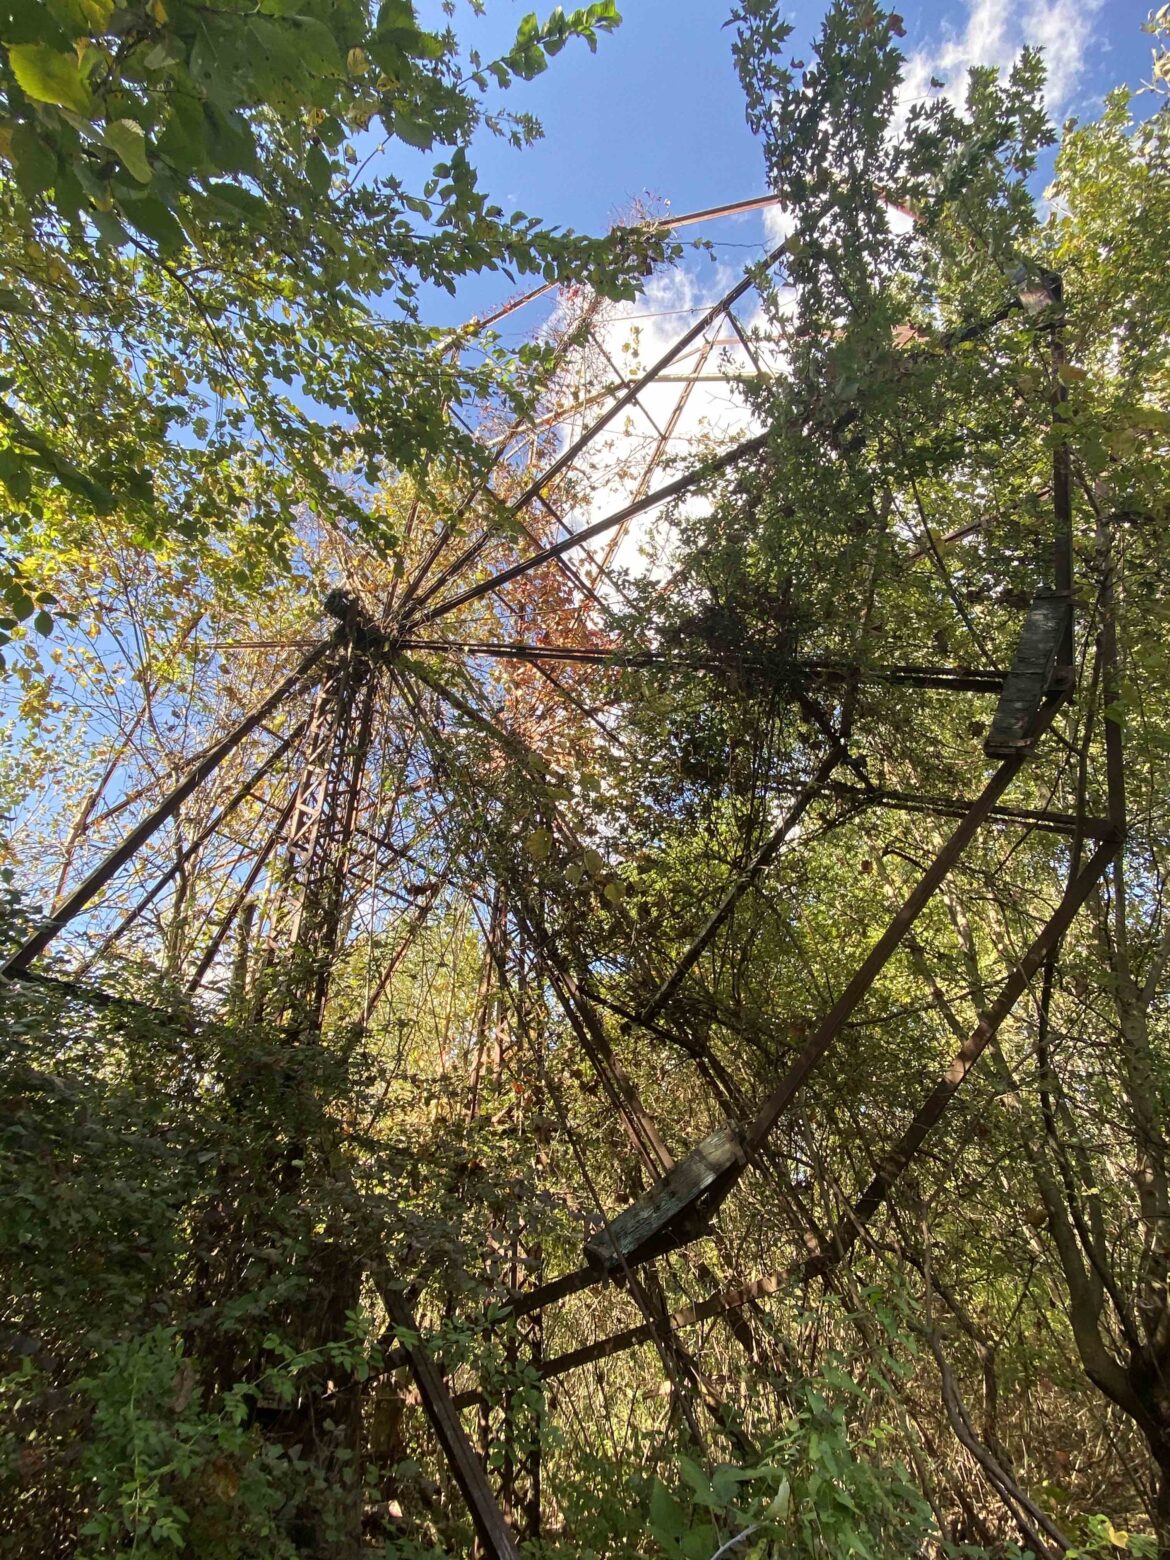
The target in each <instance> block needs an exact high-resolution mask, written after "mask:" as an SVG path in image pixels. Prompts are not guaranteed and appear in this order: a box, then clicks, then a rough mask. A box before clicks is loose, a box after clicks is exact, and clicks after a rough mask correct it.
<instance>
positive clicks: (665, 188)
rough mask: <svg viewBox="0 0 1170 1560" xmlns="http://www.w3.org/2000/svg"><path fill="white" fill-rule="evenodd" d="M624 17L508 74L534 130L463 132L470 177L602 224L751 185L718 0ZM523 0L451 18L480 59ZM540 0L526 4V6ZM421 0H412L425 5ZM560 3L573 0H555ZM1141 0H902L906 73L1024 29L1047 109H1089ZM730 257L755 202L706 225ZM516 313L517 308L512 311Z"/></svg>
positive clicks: (798, 34)
mask: <svg viewBox="0 0 1170 1560" xmlns="http://www.w3.org/2000/svg"><path fill="white" fill-rule="evenodd" d="M618 3H619V8H620V9H621V11H622V15H623V23H622V26H621V27H620V28H618V30H617V31H616V32H615V33H613V34H610V35H609V36H603V37H602V38H601V40H600V44H599V48H598V51H597V53H596V55H593V54H590V52H589V50H588V48H587V47H586V46H585V45H584V44H583V43H580V42H574V43H573V44H571V45H569V46H568V47H567V48H566V49H565V50H564V52H563V53H562V54H561V55H559V56H558V57H557V58H556V59H555V60H553V62H552V64H551V67H550V69H549V70H548V71H547V72H546V73H545V74H544V75H543V76H541V77H538V78H537V79H536V80H535V81H533V82H529V83H523V82H521V83H517V85H516V86H515V88H514V89H513V91H512V92H511V93H510V94H508V97H509V99H510V102H511V105H512V106H514V107H516V108H517V109H523V110H525V111H527V112H530V113H533V114H535V115H536V116H537V118H538V119H540V121H541V122H542V124H543V126H544V130H545V138H544V140H543V141H542V142H540V143H539V144H538V145H536V146H534V147H530V148H527V149H526V150H524V151H515V150H513V149H511V148H509V147H508V146H506V145H505V144H503V143H502V142H500V141H496V140H494V139H493V138H491V137H490V136H484V137H483V138H482V139H481V141H480V144H479V146H478V148H477V158H476V162H477V166H478V168H479V171H480V176H481V182H482V184H483V185H484V187H485V188H486V189H487V190H489V191H490V193H491V194H492V195H493V197H494V198H495V199H497V200H498V201H499V202H500V203H501V204H502V205H504V206H505V208H506V209H508V210H513V209H520V210H524V211H527V212H529V213H530V214H532V215H535V216H539V217H541V218H542V219H544V220H546V221H549V222H555V223H559V224H561V225H563V226H569V227H574V228H576V229H578V230H579V231H587V232H602V231H604V230H605V228H606V227H607V226H608V225H609V223H610V222H611V221H612V220H613V219H614V218H615V216H617V215H619V214H620V212H621V211H622V209H623V208H624V207H625V206H626V205H627V204H628V202H629V201H630V200H631V198H633V197H638V196H644V195H645V194H646V193H649V194H650V195H651V196H654V197H658V198H660V199H663V200H668V201H669V202H670V209H671V210H673V211H676V212H685V211H692V210H695V209H697V208H701V207H706V206H711V205H716V204H719V203H721V202H725V201H730V200H736V199H740V198H743V197H746V196H749V195H754V194H758V193H761V192H762V191H763V189H764V180H763V170H762V166H761V159H760V153H759V148H758V146H757V145H756V143H755V142H754V140H753V138H752V137H751V135H750V134H749V133H748V129H747V126H746V124H745V123H744V116H743V104H742V96H741V93H740V90H739V84H738V82H737V81H736V78H735V73H734V70H733V68H732V63H731V50H730V41H731V34H730V30H729V29H727V28H725V27H724V25H723V24H724V22H725V21H726V18H727V15H728V12H729V10H730V0H618ZM532 8H533V4H532V0H487V7H486V11H485V14H484V15H483V16H482V17H479V18H476V17H474V16H473V15H472V14H471V13H470V10H469V8H467V7H464V6H461V7H460V9H459V11H458V13H457V16H456V24H457V28H458V31H459V32H460V35H461V37H462V38H463V39H464V41H465V43H466V44H467V45H471V46H474V47H477V48H478V49H479V50H480V52H481V53H482V55H483V56H484V58H485V59H488V58H492V57H493V56H494V55H496V54H498V53H500V52H502V51H503V50H504V49H506V47H507V46H508V43H509V42H510V40H511V38H512V37H513V36H514V34H515V29H516V26H517V25H518V23H519V21H520V19H521V17H522V16H523V15H524V14H525V12H526V11H528V10H531V9H532ZM550 8H551V5H550V3H549V0H541V3H540V4H539V5H538V6H537V9H538V11H539V12H540V14H542V15H543V14H544V12H545V11H547V10H548V9H550ZM427 9H429V7H427V6H425V5H423V6H420V12H423V13H424V14H425V12H426V10H427ZM566 9H567V10H568V9H571V5H570V3H569V0H566ZM1148 10H1149V7H1148V5H1146V4H1144V3H1142V0H1096V3H1094V0H959V3H956V0H946V3H945V4H943V5H931V4H919V3H915V0H908V3H907V4H905V5H904V6H902V8H901V11H902V16H903V19H904V22H905V25H906V38H905V40H904V42H903V48H904V49H905V51H906V53H907V55H908V73H909V75H910V77H911V79H912V80H915V81H918V82H921V83H922V84H925V82H926V81H927V80H928V79H929V77H930V75H931V74H937V75H939V76H941V77H943V78H944V79H948V80H953V79H956V77H961V76H962V75H963V74H964V73H965V69H966V66H967V65H968V64H974V63H990V64H1005V63H1007V62H1008V61H1010V59H1011V57H1012V55H1013V54H1014V52H1015V51H1016V49H1018V47H1019V45H1020V44H1021V43H1023V42H1026V41H1031V42H1039V43H1042V44H1044V45H1045V46H1046V52H1047V54H1048V56H1049V58H1050V60H1051V65H1052V74H1053V94H1052V97H1053V103H1052V106H1053V109H1054V111H1055V113H1056V114H1057V116H1058V117H1063V116H1065V115H1067V114H1070V113H1073V114H1075V113H1081V114H1082V115H1083V114H1086V113H1092V112H1093V108H1094V105H1095V103H1096V102H1098V101H1099V100H1100V98H1101V96H1102V95H1103V94H1104V92H1106V91H1107V90H1108V89H1109V88H1110V87H1112V86H1114V85H1116V84H1117V83H1119V82H1122V81H1129V82H1130V83H1132V84H1135V85H1136V84H1137V83H1138V82H1140V80H1142V79H1144V78H1146V77H1148V75H1149V61H1150V39H1149V38H1148V36H1147V35H1145V34H1144V33H1142V32H1141V30H1140V29H1141V23H1142V22H1143V21H1144V20H1145V18H1146V16H1147V14H1148ZM821 12H822V7H821V5H819V4H816V3H809V0H800V3H799V4H797V5H795V6H791V7H790V8H789V10H788V14H789V16H790V18H791V19H792V21H793V22H794V23H795V26H796V31H795V34H794V37H793V47H794V50H795V51H796V52H804V51H805V50H806V49H807V46H808V43H809V40H810V39H811V37H812V36H813V35H814V34H815V32H816V28H817V25H818V22H819V18H820V15H821ZM704 236H705V237H710V238H713V239H716V240H719V241H721V243H722V245H723V246H725V247H721V249H720V258H721V259H723V260H724V261H726V262H727V263H728V264H732V265H737V263H738V258H739V257H738V256H737V252H736V250H737V246H739V245H743V246H746V247H745V248H744V249H743V255H742V258H743V259H745V260H746V259H749V258H751V256H752V254H753V253H758V252H759V248H760V246H761V244H762V241H763V225H762V221H761V219H760V218H759V217H754V218H742V219H740V220H739V221H738V222H736V223H734V224H732V223H727V224H724V225H722V226H721V227H719V228H717V229H716V228H711V229H706V230H704ZM509 292H510V288H509V284H508V282H507V280H506V279H505V278H502V277H498V276H497V277H485V278H473V279H469V281H468V282H467V283H465V284H464V285H462V286H461V288H460V292H459V296H458V298H457V299H456V300H453V301H452V300H446V301H445V302H444V301H443V299H442V298H441V297H440V298H439V299H437V300H436V307H435V309H434V310H432V311H430V317H431V318H432V319H433V320H434V321H435V322H436V323H455V322H456V321H458V320H460V319H465V318H467V317H469V316H470V315H472V314H474V313H483V312H486V311H487V310H488V309H490V308H491V307H493V306H494V305H495V304H496V303H498V302H500V301H502V300H503V299H504V298H506V297H507V296H508V295H509ZM517 324H519V321H517Z"/></svg>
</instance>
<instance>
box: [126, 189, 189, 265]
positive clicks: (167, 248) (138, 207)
mask: <svg viewBox="0 0 1170 1560" xmlns="http://www.w3.org/2000/svg"><path fill="white" fill-rule="evenodd" d="M120 210H121V213H122V216H123V217H124V218H125V219H126V221H127V222H128V223H129V224H130V226H131V227H134V228H137V229H138V231H139V232H140V233H141V234H143V236H144V237H146V238H149V239H151V240H152V241H153V242H154V243H156V244H157V245H158V247H159V249H160V250H161V251H162V253H163V254H173V253H174V251H175V250H176V249H179V248H181V247H182V245H183V243H184V241H185V237H186V235H185V234H184V232H183V229H182V227H181V226H180V225H179V221H178V218H177V217H176V216H175V214H174V212H173V211H168V210H167V208H166V206H164V205H163V203H162V201H161V200H156V199H155V198H154V196H153V195H148V196H147V197H146V198H145V199H144V200H127V201H125V202H123V203H122V204H121V206H120Z"/></svg>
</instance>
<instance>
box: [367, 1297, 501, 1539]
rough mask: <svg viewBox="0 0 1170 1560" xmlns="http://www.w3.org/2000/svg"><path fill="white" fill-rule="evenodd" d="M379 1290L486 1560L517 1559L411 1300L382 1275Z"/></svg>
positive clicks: (485, 1476)
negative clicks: (423, 1335)
mask: <svg viewBox="0 0 1170 1560" xmlns="http://www.w3.org/2000/svg"><path fill="white" fill-rule="evenodd" d="M375 1283H376V1285H377V1288H378V1294H379V1296H380V1298H381V1301H382V1304H383V1305H384V1306H385V1307H386V1314H387V1315H388V1316H389V1318H390V1321H391V1322H392V1324H393V1325H394V1326H395V1327H396V1328H398V1329H400V1331H401V1332H402V1333H405V1334H406V1335H407V1339H410V1340H413V1341H406V1339H404V1340H403V1342H402V1347H403V1352H404V1353H405V1355H406V1362H407V1364H408V1365H409V1366H410V1373H411V1375H412V1376H413V1377H414V1383H415V1386H416V1387H417V1388H418V1393H419V1398H420V1400H421V1402H422V1406H423V1409H424V1410H425V1412H426V1416H427V1418H428V1419H429V1420H430V1422H431V1428H432V1429H433V1430H434V1432H435V1438H436V1439H437V1441H438V1442H439V1445H440V1446H441V1447H442V1448H443V1453H444V1455H445V1457H446V1459H447V1466H448V1467H449V1468H450V1470H451V1474H452V1476H453V1478H454V1480H455V1482H456V1484H457V1485H458V1486H459V1489H460V1491H461V1493H462V1495H463V1498H464V1500H465V1501H466V1502H467V1509H468V1511H469V1512H470V1513H471V1520H472V1521H473V1522H474V1524H475V1531H476V1533H477V1534H478V1535H479V1540H480V1543H481V1544H483V1546H484V1549H485V1550H486V1552H487V1555H488V1556H489V1560H520V1551H519V1550H518V1549H517V1547H516V1541H515V1539H514V1538H513V1537H512V1532H511V1529H510V1528H509V1527H508V1524H507V1522H505V1520H504V1514H503V1512H502V1511H501V1510H500V1508H499V1506H498V1505H497V1504H496V1499H495V1496H494V1495H493V1494H492V1490H491V1486H490V1485H489V1483H488V1479H487V1473H486V1471H485V1469H484V1466H483V1464H482V1463H481V1462H480V1460H479V1458H478V1457H477V1456H476V1455H475V1453H474V1451H473V1450H472V1448H471V1442H470V1441H469V1440H468V1439H467V1432H466V1431H465V1430H464V1428H463V1424H462V1422H461V1420H460V1418H459V1411H458V1407H457V1405H456V1403H455V1401H454V1400H453V1399H452V1397H451V1393H450V1390H449V1389H448V1387H447V1383H446V1381H445V1380H444V1379H443V1373H442V1371H441V1370H440V1369H439V1367H438V1366H437V1365H436V1364H435V1362H434V1360H432V1359H431V1357H430V1355H429V1354H428V1353H427V1351H426V1346H425V1345H424V1344H423V1342H422V1339H421V1337H420V1336H419V1331H418V1324H417V1323H416V1321H415V1319H414V1316H413V1315H412V1314H411V1310H410V1307H409V1305H407V1303H406V1301H405V1299H404V1298H403V1297H402V1295H401V1294H400V1293H399V1292H398V1290H396V1289H392V1288H391V1287H390V1285H389V1283H388V1282H387V1281H386V1280H385V1279H384V1278H383V1277H381V1276H380V1275H378V1276H376V1277H375Z"/></svg>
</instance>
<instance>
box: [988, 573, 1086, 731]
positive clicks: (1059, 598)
mask: <svg viewBox="0 0 1170 1560" xmlns="http://www.w3.org/2000/svg"><path fill="white" fill-rule="evenodd" d="M1071 611H1072V603H1071V602H1070V600H1069V598H1068V596H1067V595H1064V594H1062V593H1060V592H1058V591H1054V590H1041V591H1037V593H1036V595H1035V596H1034V597H1033V600H1032V605H1031V606H1030V607H1029V608H1028V613H1027V616H1026V617H1025V618H1024V626H1023V628H1022V629H1021V630H1020V642H1019V644H1018V645H1017V646H1016V655H1015V660H1014V661H1013V662H1012V667H1011V671H1009V672H1008V674H1007V676H1006V677H1005V678H1004V680H1003V688H1002V690H1001V692H1000V695H999V704H998V705H997V706H996V711H995V718H994V719H993V720H992V722H991V730H990V731H989V732H988V735H987V740H986V741H985V742H984V744H983V751H984V753H986V755H987V757H988V758H1015V757H1018V756H1019V755H1020V754H1021V753H1026V752H1028V751H1029V749H1030V748H1031V747H1032V744H1033V742H1034V741H1035V727H1036V717H1037V715H1039V713H1040V706H1041V705H1042V704H1043V702H1044V700H1045V698H1046V697H1048V696H1050V695H1052V694H1058V693H1060V694H1063V693H1067V692H1068V691H1069V688H1068V678H1067V676H1064V677H1062V676H1059V675H1057V673H1056V661H1057V656H1058V654H1059V652H1060V647H1061V643H1062V641H1063V640H1064V637H1065V635H1066V633H1067V631H1068V626H1069V616H1070V613H1071Z"/></svg>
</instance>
